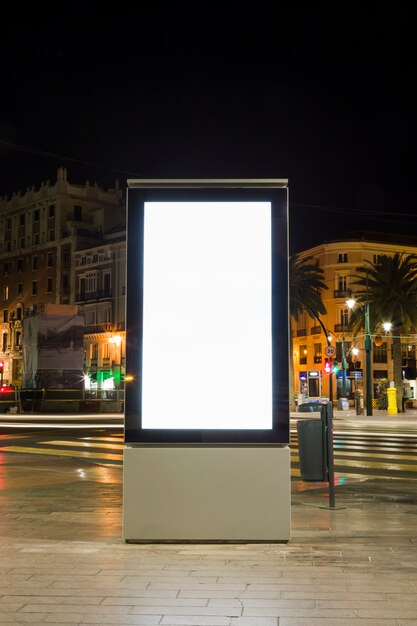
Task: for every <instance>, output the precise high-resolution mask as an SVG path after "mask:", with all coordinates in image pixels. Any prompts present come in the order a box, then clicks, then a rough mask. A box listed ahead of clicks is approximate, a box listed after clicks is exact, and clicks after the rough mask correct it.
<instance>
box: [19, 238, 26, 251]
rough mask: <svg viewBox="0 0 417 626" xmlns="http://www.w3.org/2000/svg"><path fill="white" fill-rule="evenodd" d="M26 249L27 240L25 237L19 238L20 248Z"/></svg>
mask: <svg viewBox="0 0 417 626" xmlns="http://www.w3.org/2000/svg"><path fill="white" fill-rule="evenodd" d="M24 247H25V238H24V237H20V238H19V248H24Z"/></svg>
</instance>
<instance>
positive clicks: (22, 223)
mask: <svg viewBox="0 0 417 626" xmlns="http://www.w3.org/2000/svg"><path fill="white" fill-rule="evenodd" d="M24 225H25V214H24V213H22V215H19V226H24Z"/></svg>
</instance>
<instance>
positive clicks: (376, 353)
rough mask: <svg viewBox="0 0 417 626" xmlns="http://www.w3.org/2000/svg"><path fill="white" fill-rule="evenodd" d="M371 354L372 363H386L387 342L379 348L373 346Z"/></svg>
mask: <svg viewBox="0 0 417 626" xmlns="http://www.w3.org/2000/svg"><path fill="white" fill-rule="evenodd" d="M372 352H373V361H374V363H388V357H387V342H386V341H384V343H383V344H382V345H381V346H378V347H377V346H374V349H373V350H372Z"/></svg>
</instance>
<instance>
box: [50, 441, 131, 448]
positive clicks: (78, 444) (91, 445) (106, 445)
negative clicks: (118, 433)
mask: <svg viewBox="0 0 417 626" xmlns="http://www.w3.org/2000/svg"><path fill="white" fill-rule="evenodd" d="M39 444H42V445H48V446H68V447H70V446H74V447H78V448H81V447H82V448H84V447H87V448H105V449H110V450H123V449H124V448H125V447H126V446H125V444H118V443H100V442H98V441H97V442H96V443H94V442H91V443H90V442H84V441H83V442H80V441H40V442H39Z"/></svg>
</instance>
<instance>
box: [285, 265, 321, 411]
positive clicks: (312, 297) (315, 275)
mask: <svg viewBox="0 0 417 626" xmlns="http://www.w3.org/2000/svg"><path fill="white" fill-rule="evenodd" d="M313 261H314V257H313V256H307V257H304V258H300V255H299V254H295V255H293V256H292V257H290V262H289V295H290V316H291V317H292V318H293V319H294V320H295V321H296V322H298V320H299V319H300V315H301V314H302V313H304V311H307V313H308V314H309V316H310V317H311V318H313V319H317V320H318V321H319V323H320V324H321V325H322V322H321V319H320V314H322V315H323V314H325V313H326V307H325V306H324V304H323V301H322V298H321V291H322V289H328V287H327V285H326V283H325V282H324V280H323V268H321V267H319V266H318V265H317V263H315V262H313ZM290 354H291V358H290V410H292V411H293V410H295V401H294V391H295V386H294V364H293V360H292V359H293V346H292V336H291V333H290Z"/></svg>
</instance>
